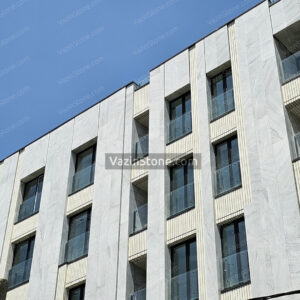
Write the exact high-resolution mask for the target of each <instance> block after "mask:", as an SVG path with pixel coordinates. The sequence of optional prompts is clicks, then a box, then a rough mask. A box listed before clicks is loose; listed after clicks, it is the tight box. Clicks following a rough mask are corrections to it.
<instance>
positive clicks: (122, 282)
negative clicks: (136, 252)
mask: <svg viewBox="0 0 300 300" xmlns="http://www.w3.org/2000/svg"><path fill="white" fill-rule="evenodd" d="M133 95H134V85H131V86H130V87H128V88H127V89H126V107H125V129H124V149H123V152H124V153H131V149H132V147H131V146H132V130H133V129H132V124H133V122H132V119H133V106H134V102H133V101H134V99H133V97H134V96H133ZM130 175H131V170H130V169H124V170H123V173H122V194H121V215H120V235H119V257H118V280H117V287H116V288H117V299H119V300H123V299H125V298H126V292H127V274H128V273H129V271H128V268H129V264H128V236H129V206H130V205H129V203H130V192H131V186H130V181H131V176H130Z"/></svg>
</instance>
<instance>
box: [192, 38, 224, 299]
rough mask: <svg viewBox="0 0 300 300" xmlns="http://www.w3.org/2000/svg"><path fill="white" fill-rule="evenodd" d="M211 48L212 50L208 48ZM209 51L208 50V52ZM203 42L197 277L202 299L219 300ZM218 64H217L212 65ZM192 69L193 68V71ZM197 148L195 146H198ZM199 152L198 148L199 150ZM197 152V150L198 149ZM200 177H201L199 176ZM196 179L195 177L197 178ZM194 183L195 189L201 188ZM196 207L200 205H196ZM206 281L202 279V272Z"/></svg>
mask: <svg viewBox="0 0 300 300" xmlns="http://www.w3.org/2000/svg"><path fill="white" fill-rule="evenodd" d="M208 49H210V48H208ZM208 51H209V50H208ZM206 52H207V51H206V50H205V49H204V41H201V42H199V43H198V44H197V45H196V48H195V66H196V68H195V70H194V71H193V72H194V76H195V78H197V81H195V82H196V83H197V84H196V85H195V87H194V88H195V89H196V91H197V92H196V94H197V99H198V103H199V104H198V105H197V106H195V105H194V107H195V109H196V110H195V114H197V115H198V118H199V122H198V124H197V127H198V128H199V129H198V130H199V139H200V149H201V181H200V182H199V183H198V184H199V187H200V190H201V198H200V199H201V200H200V201H201V202H200V203H201V204H200V207H199V209H200V211H201V212H200V213H201V214H202V218H199V219H198V222H199V223H200V224H201V225H200V226H202V227H203V233H202V232H201V230H202V229H200V228H199V229H198V230H197V236H199V242H198V240H197V247H198V248H199V249H198V255H199V262H198V269H199V272H198V276H200V278H199V285H200V287H201V288H200V290H201V291H202V293H201V297H200V298H201V299H219V297H220V296H219V280H218V276H219V271H218V258H217V227H216V221H215V208H214V198H213V180H212V176H213V174H212V161H211V153H212V152H211V151H212V149H211V143H210V125H209V111H208V99H209V95H208V82H207V77H206V70H205V60H206V57H205V53H206ZM211 64H212V65H213V64H217V62H214V63H213V62H212V63H211ZM191 69H192V68H191ZM195 146H196V143H195ZM197 149H199V148H197ZM195 151H197V150H196V148H195ZM198 176H199V175H198ZM198 176H196V177H198ZM198 184H196V182H195V186H198ZM196 205H197V203H196ZM202 272H203V273H204V274H205V278H203V277H202V276H203V273H202Z"/></svg>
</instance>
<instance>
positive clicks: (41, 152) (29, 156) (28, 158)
mask: <svg viewBox="0 0 300 300" xmlns="http://www.w3.org/2000/svg"><path fill="white" fill-rule="evenodd" d="M49 136H50V135H49V134H47V135H45V136H44V137H42V138H41V139H39V140H37V141H35V142H34V143H33V144H30V145H29V146H27V147H26V148H25V149H24V152H23V156H24V160H23V165H22V172H21V178H22V179H26V177H27V176H30V175H31V174H33V173H34V172H36V171H37V170H40V169H42V168H44V167H45V165H46V160H47V150H48V143H49Z"/></svg>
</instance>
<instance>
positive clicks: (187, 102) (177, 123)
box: [169, 93, 192, 142]
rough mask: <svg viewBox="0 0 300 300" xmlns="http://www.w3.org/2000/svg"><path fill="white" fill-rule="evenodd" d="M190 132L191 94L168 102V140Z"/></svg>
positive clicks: (170, 140) (173, 139)
mask: <svg viewBox="0 0 300 300" xmlns="http://www.w3.org/2000/svg"><path fill="white" fill-rule="evenodd" d="M190 132H192V115H191V95H190V93H187V94H185V95H183V96H181V97H179V98H177V99H175V100H173V101H172V102H170V124H169V142H172V141H175V140H176V139H179V138H180V137H182V136H184V135H186V134H188V133H190Z"/></svg>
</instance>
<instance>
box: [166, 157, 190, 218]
mask: <svg viewBox="0 0 300 300" xmlns="http://www.w3.org/2000/svg"><path fill="white" fill-rule="evenodd" d="M170 179H171V180H170V189H171V192H170V196H169V204H168V206H169V217H171V216H174V215H176V214H179V213H181V212H183V211H185V210H187V209H189V208H192V207H194V206H195V198H194V168H193V160H192V159H189V160H186V161H183V162H182V163H181V164H180V165H178V166H174V167H172V168H171V169H170Z"/></svg>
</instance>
